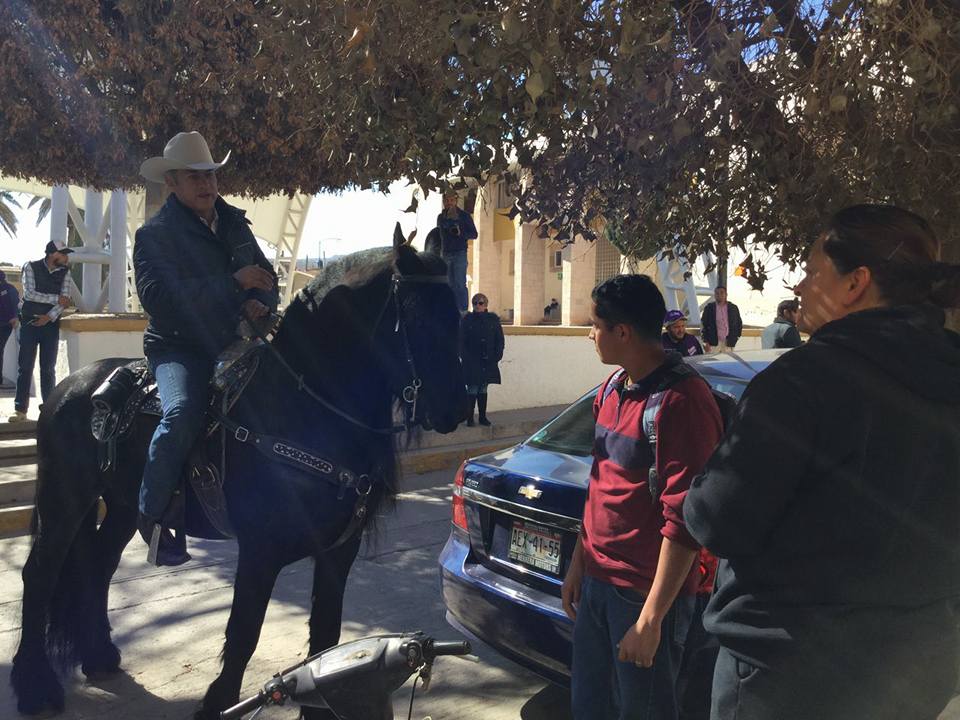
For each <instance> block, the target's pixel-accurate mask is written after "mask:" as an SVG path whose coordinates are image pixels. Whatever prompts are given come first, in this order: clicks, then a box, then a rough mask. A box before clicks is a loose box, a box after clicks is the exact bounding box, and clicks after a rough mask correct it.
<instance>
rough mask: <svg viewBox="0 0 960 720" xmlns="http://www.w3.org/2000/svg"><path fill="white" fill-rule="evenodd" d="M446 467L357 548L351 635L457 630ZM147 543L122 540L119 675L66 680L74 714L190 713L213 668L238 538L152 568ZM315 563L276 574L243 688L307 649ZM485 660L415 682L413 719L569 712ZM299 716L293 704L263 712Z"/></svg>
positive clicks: (3, 546) (9, 646)
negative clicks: (449, 620) (440, 565)
mask: <svg viewBox="0 0 960 720" xmlns="http://www.w3.org/2000/svg"><path fill="white" fill-rule="evenodd" d="M450 474H451V473H450V472H449V471H442V472H434V473H429V474H425V475H419V476H411V477H409V478H408V479H409V481H410V484H411V486H413V487H415V488H420V489H416V490H412V491H411V492H408V493H406V494H404V495H403V496H402V497H401V499H400V502H399V504H398V506H397V509H396V512H394V513H392V514H391V515H389V516H388V517H387V518H386V520H385V522H384V523H383V530H382V532H381V534H380V537H379V538H377V539H376V541H375V542H374V543H373V545H372V546H368V547H366V548H365V549H364V550H361V558H360V559H358V561H357V563H356V564H355V565H354V569H353V572H352V573H351V576H350V581H349V584H348V588H347V597H346V601H345V609H344V626H343V636H344V639H351V638H357V637H362V636H364V635H368V634H372V633H377V632H385V631H399V630H412V629H423V630H426V631H428V632H432V633H435V634H437V635H438V636H441V637H444V638H450V639H455V638H457V637H458V636H457V634H456V633H455V632H454V631H453V630H452V629H450V628H449V627H448V626H447V624H446V622H445V621H444V619H443V609H442V607H443V606H442V603H441V602H440V594H439V591H438V580H437V564H436V558H437V554H438V553H439V552H440V549H441V547H442V545H443V542H444V541H445V539H446V536H447V533H448V528H449V513H450V510H449V494H450V493H449V485H448V483H449V480H450ZM27 550H28V539H27V538H13V539H7V540H0V683H3V687H4V690H3V691H2V692H0V718H3V720H8V719H11V718H14V717H16V709H15V705H14V702H13V699H12V698H11V697H10V694H9V693H8V692H7V690H6V687H7V686H6V682H7V677H8V675H9V671H10V659H11V658H12V656H13V653H14V651H15V649H16V644H17V641H18V639H19V624H20V602H19V600H20V591H21V584H20V568H21V567H22V564H23V561H24V559H25V558H26V554H27ZM144 552H145V550H144V547H143V545H142V544H141V543H140V542H139V541H135V542H133V543H131V544H130V546H129V547H128V548H127V552H126V554H125V555H124V558H123V562H122V564H121V566H120V569H119V571H118V572H117V574H116V576H115V578H114V582H113V587H112V589H111V595H110V610H111V618H110V619H111V622H112V624H113V628H114V633H113V637H114V640H115V642H116V643H117V645H118V646H119V647H120V649H121V651H122V652H123V656H124V663H123V665H124V671H125V672H124V673H121V674H120V675H119V676H117V677H115V678H112V679H111V680H109V681H107V682H103V683H97V684H96V685H91V684H87V683H86V682H85V680H84V678H83V676H82V675H80V674H79V672H78V673H77V675H76V676H75V677H74V678H73V679H72V680H71V681H70V682H69V684H68V689H67V712H66V714H65V715H63V716H62V717H64V718H65V719H67V720H73V719H76V720H80V719H81V718H84V719H86V718H124V719H126V718H136V719H137V720H155V719H159V718H189V717H190V716H191V713H192V710H193V708H194V706H195V705H196V703H197V702H198V701H199V699H200V698H201V697H202V695H203V693H204V691H205V689H206V686H207V684H208V683H209V682H210V681H211V680H213V678H214V677H215V676H216V673H217V671H218V667H219V653H220V649H221V645H222V639H223V630H224V628H225V626H226V621H227V614H228V611H229V607H230V600H231V594H232V582H233V574H234V570H235V561H236V550H235V545H234V544H233V543H229V542H221V543H214V542H206V541H200V542H197V543H195V544H194V545H192V547H191V552H192V553H193V556H194V561H193V562H191V563H188V564H187V565H186V566H184V567H181V568H175V569H172V570H170V569H166V568H164V569H158V568H151V567H150V566H148V565H146V564H145V563H144V562H143V560H142V556H143V555H144ZM311 573H312V567H311V565H310V564H309V563H307V562H303V563H298V564H296V565H293V566H290V567H289V568H287V569H286V570H284V572H283V573H282V574H281V576H280V580H279V582H278V584H277V587H276V588H275V590H274V593H273V601H272V603H271V605H270V609H269V611H268V614H267V620H266V623H265V624H264V628H263V634H262V636H261V639H260V645H259V648H258V649H257V653H256V655H254V658H253V660H252V662H251V664H250V667H249V669H248V671H247V676H246V677H247V681H246V683H245V692H249V693H251V694H252V693H253V692H254V691H255V690H256V689H257V688H258V687H259V685H260V684H262V682H264V681H265V680H267V679H269V677H270V676H271V675H272V674H273V673H274V672H276V671H277V670H279V669H281V668H283V667H286V666H288V665H291V664H293V663H295V662H297V660H298V659H301V658H302V657H303V653H304V651H305V649H306V640H307V627H306V621H307V606H308V602H309V595H310V584H311ZM476 652H477V654H478V655H479V657H480V662H479V663H472V662H469V661H465V660H460V659H454V658H443V659H441V660H440V661H439V662H438V663H437V665H436V669H435V671H434V682H433V685H432V687H431V689H430V692H429V693H428V694H427V695H421V694H420V692H419V691H418V693H417V696H418V698H419V699H418V702H417V706H416V708H415V711H414V717H416V718H423V717H425V716H430V717H432V718H433V720H440V719H441V718H451V719H452V718H462V719H469V718H484V719H491V720H496V719H500V718H502V719H507V718H511V719H512V718H522V719H523V720H546V719H547V718H549V720H566V718H567V717H568V715H567V710H566V708H567V698H566V693H565V692H563V691H560V690H558V689H556V688H554V687H552V686H549V685H548V684H547V683H545V682H544V681H543V680H541V679H539V678H537V677H536V676H534V675H532V674H530V673H527V672H525V671H523V670H521V669H520V668H518V667H517V666H515V665H513V664H511V663H509V662H507V661H505V660H502V659H500V658H499V657H498V656H497V655H495V654H494V653H492V652H490V651H488V650H486V649H485V648H482V647H480V648H476ZM408 702H409V692H408V691H401V692H400V693H398V694H397V695H396V704H395V707H396V712H397V717H398V718H400V717H403V718H406V716H407V715H406V713H407V703H408ZM260 717H261V718H263V719H264V720H269V719H270V718H293V717H296V713H295V712H294V711H293V710H292V709H290V708H282V709H280V708H278V709H274V710H271V711H269V712H264V714H262V715H261V716H260Z"/></svg>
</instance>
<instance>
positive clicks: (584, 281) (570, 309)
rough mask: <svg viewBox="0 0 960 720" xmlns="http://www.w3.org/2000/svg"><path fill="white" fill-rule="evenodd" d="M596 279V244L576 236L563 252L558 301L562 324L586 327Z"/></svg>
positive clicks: (588, 322)
mask: <svg viewBox="0 0 960 720" xmlns="http://www.w3.org/2000/svg"><path fill="white" fill-rule="evenodd" d="M596 279H597V244H596V243H594V242H589V241H587V240H584V239H583V238H582V237H580V236H579V235H578V236H577V238H576V240H575V241H574V242H573V243H572V244H570V245H567V246H566V247H565V248H564V249H563V286H562V287H563V290H562V293H561V294H562V295H563V297H562V299H561V300H560V307H561V318H562V320H563V324H564V325H589V324H590V306H591V300H590V293H591V292H592V291H593V286H594V285H596Z"/></svg>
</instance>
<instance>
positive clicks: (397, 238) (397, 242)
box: [393, 223, 407, 250]
mask: <svg viewBox="0 0 960 720" xmlns="http://www.w3.org/2000/svg"><path fill="white" fill-rule="evenodd" d="M406 242H407V240H406V238H405V237H403V230H401V229H400V223H397V224H396V227H394V228H393V249H394V250H399V249H400V246H401V245H405V244H406Z"/></svg>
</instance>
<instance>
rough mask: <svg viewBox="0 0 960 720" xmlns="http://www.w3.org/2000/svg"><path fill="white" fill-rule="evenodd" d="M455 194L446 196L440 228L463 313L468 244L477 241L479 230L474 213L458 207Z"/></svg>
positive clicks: (443, 252)
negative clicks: (474, 222)
mask: <svg viewBox="0 0 960 720" xmlns="http://www.w3.org/2000/svg"><path fill="white" fill-rule="evenodd" d="M457 203H458V196H457V193H455V192H447V193H445V194H444V196H443V212H442V213H440V214H439V215H438V216H437V228H438V229H439V230H440V254H441V255H442V256H443V259H444V261H446V263H447V277H448V278H449V280H450V287H452V288H453V295H454V297H455V298H456V299H457V307H458V308H460V312H461V313H465V312H466V311H467V300H468V294H467V241H468V240H473V239H474V238H475V237H477V226H476V225H474V224H473V218H472V217H470V213H468V212H465V211H464V210H461V209H460V208H459V207H458V206H457Z"/></svg>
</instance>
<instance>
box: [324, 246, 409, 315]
mask: <svg viewBox="0 0 960 720" xmlns="http://www.w3.org/2000/svg"><path fill="white" fill-rule="evenodd" d="M393 252H394V251H393V248H389V247H378V248H370V249H369V250H360V251H359V252H355V253H350V254H349V255H344V256H343V257H340V258H337V259H336V260H333V261H331V262H329V263H327V264H326V265H324V267H323V270H321V271H320V273H319V274H318V275H317V276H316V277H315V278H314V279H313V280H311V281H310V283H309V285H307V291H308V292H309V293H310V294H311V295H312V296H313V297H314V301H315V302H316V303H317V304H318V305H319V304H320V302H321V301H322V300H323V298H324V297H325V296H326V294H327V293H328V292H330V291H331V290H332V289H333V288H335V287H336V286H337V285H349V286H350V287H357V286H360V285H365V284H366V283H368V282H369V281H370V280H372V279H373V278H375V277H376V276H377V275H379V274H380V273H382V272H383V271H385V270H386V269H387V268H389V267H390V266H391V265H392V263H393Z"/></svg>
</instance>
